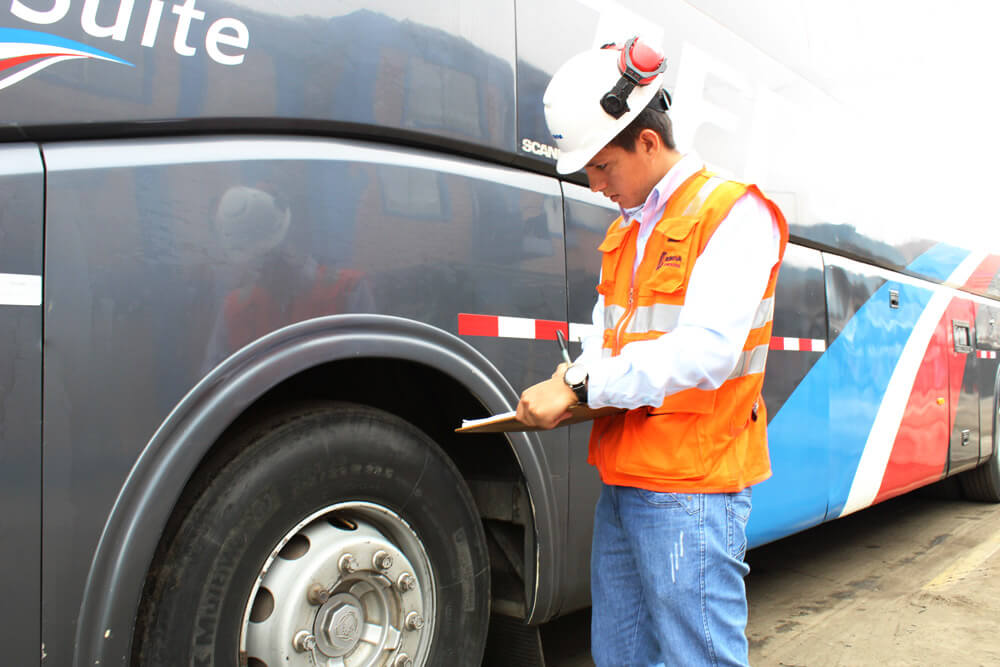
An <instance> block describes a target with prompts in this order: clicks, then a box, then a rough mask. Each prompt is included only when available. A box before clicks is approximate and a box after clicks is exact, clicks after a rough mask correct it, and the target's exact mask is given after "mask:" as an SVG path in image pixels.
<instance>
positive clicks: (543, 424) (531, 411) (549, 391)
mask: <svg viewBox="0 0 1000 667" xmlns="http://www.w3.org/2000/svg"><path fill="white" fill-rule="evenodd" d="M568 367H569V364H567V363H562V364H559V366H558V367H557V368H556V370H555V372H554V373H553V374H552V377H551V378H549V379H548V380H545V381H544V382H539V383H538V384H536V385H534V386H531V387H528V388H527V389H525V390H524V392H523V393H522V394H521V400H520V402H519V403H518V404H517V420H518V421H519V422H521V423H522V424H527V425H528V426H536V427H538V428H544V429H550V428H555V427H556V426H558V425H559V423H560V422H562V421H563V420H564V419H568V418H569V417H570V412H569V410H568V409H567V408H569V406H571V405H573V404H574V403H576V402H577V400H576V394H574V393H573V390H572V389H570V388H569V387H568V386H567V385H566V383H565V382H563V374H564V373H565V372H566V368H568Z"/></svg>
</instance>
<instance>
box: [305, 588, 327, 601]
mask: <svg viewBox="0 0 1000 667" xmlns="http://www.w3.org/2000/svg"><path fill="white" fill-rule="evenodd" d="M306 596H307V597H308V598H309V602H310V603H312V604H314V605H321V604H326V601H327V600H329V599H330V591H328V590H326V588H325V587H324V586H323V584H313V585H312V586H310V587H309V592H308V593H307V594H306Z"/></svg>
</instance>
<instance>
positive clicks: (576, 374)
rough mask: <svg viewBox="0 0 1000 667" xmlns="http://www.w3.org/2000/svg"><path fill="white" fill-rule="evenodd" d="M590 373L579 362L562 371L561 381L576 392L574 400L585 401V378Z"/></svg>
mask: <svg viewBox="0 0 1000 667" xmlns="http://www.w3.org/2000/svg"><path fill="white" fill-rule="evenodd" d="M589 377H590V375H589V374H588V373H587V369H586V368H584V367H583V366H582V365H581V364H571V365H570V366H569V367H568V368H567V369H566V372H565V373H563V382H565V383H566V386H567V387H569V388H570V389H572V390H573V393H574V394H576V400H578V401H580V402H581V403H586V402H587V379H588V378H589Z"/></svg>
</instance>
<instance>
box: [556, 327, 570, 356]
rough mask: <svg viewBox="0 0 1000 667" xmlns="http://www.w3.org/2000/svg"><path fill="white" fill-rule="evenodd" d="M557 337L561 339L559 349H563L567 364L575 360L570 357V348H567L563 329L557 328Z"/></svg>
mask: <svg viewBox="0 0 1000 667" xmlns="http://www.w3.org/2000/svg"><path fill="white" fill-rule="evenodd" d="M556 339H557V340H558V341H559V349H560V350H561V351H562V356H563V359H564V360H565V361H566V363H567V364H572V363H573V360H572V359H570V358H569V350H567V349H566V337H565V336H563V332H562V329H556Z"/></svg>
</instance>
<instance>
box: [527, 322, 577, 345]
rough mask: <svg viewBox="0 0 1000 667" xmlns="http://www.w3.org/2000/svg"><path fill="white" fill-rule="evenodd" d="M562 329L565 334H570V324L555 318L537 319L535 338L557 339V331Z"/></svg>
mask: <svg viewBox="0 0 1000 667" xmlns="http://www.w3.org/2000/svg"><path fill="white" fill-rule="evenodd" d="M557 330H558V331H562V332H563V336H567V337H568V336H569V325H568V324H566V323H565V322H556V321H554V320H535V340H555V339H556V331H557Z"/></svg>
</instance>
